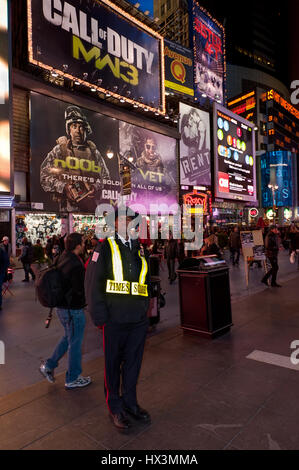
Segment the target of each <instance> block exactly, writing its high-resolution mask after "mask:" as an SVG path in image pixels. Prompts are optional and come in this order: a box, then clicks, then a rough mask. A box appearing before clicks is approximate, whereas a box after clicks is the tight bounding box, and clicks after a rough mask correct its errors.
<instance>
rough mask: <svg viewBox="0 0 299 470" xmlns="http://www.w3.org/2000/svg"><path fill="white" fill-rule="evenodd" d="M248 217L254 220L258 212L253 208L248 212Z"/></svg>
mask: <svg viewBox="0 0 299 470" xmlns="http://www.w3.org/2000/svg"><path fill="white" fill-rule="evenodd" d="M249 215H250V217H252V218H253V219H255V218H256V217H257V216H258V215H259V211H258V210H257V209H256V208H255V207H253V208H252V209H250V210H249Z"/></svg>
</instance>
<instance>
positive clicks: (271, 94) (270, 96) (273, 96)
mask: <svg viewBox="0 0 299 470" xmlns="http://www.w3.org/2000/svg"><path fill="white" fill-rule="evenodd" d="M262 100H263V101H271V100H274V101H275V102H276V103H278V104H279V105H280V106H282V107H283V108H284V109H285V110H286V111H288V112H289V113H291V114H292V115H293V116H295V118H296V119H299V111H298V109H296V108H295V107H294V106H292V105H291V103H288V102H287V101H286V100H285V99H284V98H282V96H280V95H279V94H278V93H277V92H276V91H274V90H270V91H268V92H267V93H264V94H263V96H262Z"/></svg>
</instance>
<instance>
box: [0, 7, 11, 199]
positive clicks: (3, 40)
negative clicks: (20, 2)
mask: <svg viewBox="0 0 299 470" xmlns="http://www.w3.org/2000/svg"><path fill="white" fill-rule="evenodd" d="M8 25H9V15H8V2H7V0H0V192H1V193H10V123H9V116H10V70H9V69H10V65H9V63H10V59H9V28H8Z"/></svg>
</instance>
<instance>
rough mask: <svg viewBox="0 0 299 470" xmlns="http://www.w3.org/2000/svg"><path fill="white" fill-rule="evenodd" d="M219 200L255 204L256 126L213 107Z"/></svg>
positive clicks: (216, 182) (217, 193) (224, 110)
mask: <svg viewBox="0 0 299 470" xmlns="http://www.w3.org/2000/svg"><path fill="white" fill-rule="evenodd" d="M214 149H215V150H214V152H215V155H214V158H215V192H216V197H219V198H223V199H234V200H240V201H249V202H250V201H251V202H255V201H256V171H255V168H256V161H255V132H254V124H252V123H250V122H249V121H246V120H245V119H243V118H241V117H239V116H238V115H236V114H234V113H232V112H231V111H228V110H227V109H226V108H224V107H222V106H220V105H218V104H216V103H214Z"/></svg>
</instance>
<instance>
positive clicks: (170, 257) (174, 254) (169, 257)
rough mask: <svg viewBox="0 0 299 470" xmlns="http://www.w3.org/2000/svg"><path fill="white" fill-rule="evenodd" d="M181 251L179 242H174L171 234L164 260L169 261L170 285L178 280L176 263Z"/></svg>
mask: <svg viewBox="0 0 299 470" xmlns="http://www.w3.org/2000/svg"><path fill="white" fill-rule="evenodd" d="M178 255H179V250H178V243H177V240H174V238H173V235H172V233H171V232H170V234H169V240H168V241H167V242H166V245H165V248H164V258H165V259H166V261H167V268H168V279H169V282H170V284H172V283H173V282H174V281H175V280H176V278H177V275H176V272H175V261H176V259H177V258H178Z"/></svg>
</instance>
